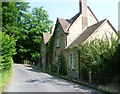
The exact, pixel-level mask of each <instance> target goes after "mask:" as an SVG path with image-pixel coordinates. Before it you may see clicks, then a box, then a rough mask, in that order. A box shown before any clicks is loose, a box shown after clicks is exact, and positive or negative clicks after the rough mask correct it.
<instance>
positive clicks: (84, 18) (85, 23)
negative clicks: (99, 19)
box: [79, 0, 88, 30]
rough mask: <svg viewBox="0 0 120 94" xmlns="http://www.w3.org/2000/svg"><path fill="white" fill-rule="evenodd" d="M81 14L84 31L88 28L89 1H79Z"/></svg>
mask: <svg viewBox="0 0 120 94" xmlns="http://www.w3.org/2000/svg"><path fill="white" fill-rule="evenodd" d="M79 12H80V13H81V14H82V30H84V29H85V28H86V27H87V26H88V17H87V0H79Z"/></svg>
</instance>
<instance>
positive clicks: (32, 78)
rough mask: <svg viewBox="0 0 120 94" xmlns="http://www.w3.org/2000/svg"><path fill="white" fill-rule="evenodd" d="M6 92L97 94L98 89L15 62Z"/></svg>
mask: <svg viewBox="0 0 120 94" xmlns="http://www.w3.org/2000/svg"><path fill="white" fill-rule="evenodd" d="M5 92H86V93H88V92H89V93H91V94H93V93H95V94H96V92H97V91H96V90H93V89H91V88H88V87H85V86H82V85H78V84H75V83H72V82H68V81H66V80H63V79H60V78H57V77H54V76H51V75H49V74H47V73H43V72H40V71H37V70H35V69H33V68H31V67H26V66H24V65H22V64H14V66H13V76H12V77H11V80H10V82H9V85H8V87H7V88H6V89H5Z"/></svg>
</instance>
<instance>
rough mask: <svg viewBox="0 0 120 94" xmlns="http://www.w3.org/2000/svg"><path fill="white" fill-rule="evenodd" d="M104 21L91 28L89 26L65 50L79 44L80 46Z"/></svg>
mask: <svg viewBox="0 0 120 94" xmlns="http://www.w3.org/2000/svg"><path fill="white" fill-rule="evenodd" d="M104 21H106V19H105V20H103V21H101V22H98V23H96V24H94V25H92V26H89V27H88V28H87V29H85V31H84V32H83V33H82V34H81V35H80V36H78V37H77V39H75V40H74V41H73V42H72V43H71V44H70V45H69V46H68V47H67V48H72V47H75V46H77V45H79V44H82V43H83V42H84V41H85V40H86V39H87V38H88V37H90V36H91V35H92V34H93V33H94V32H95V31H96V30H97V28H99V27H100V26H101V25H102V24H103V23H104Z"/></svg>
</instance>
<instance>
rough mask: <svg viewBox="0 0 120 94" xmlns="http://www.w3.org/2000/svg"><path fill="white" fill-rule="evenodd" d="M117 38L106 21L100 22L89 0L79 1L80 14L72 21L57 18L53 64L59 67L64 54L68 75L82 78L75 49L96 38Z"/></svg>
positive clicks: (114, 31) (112, 28)
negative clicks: (61, 56) (58, 63)
mask: <svg viewBox="0 0 120 94" xmlns="http://www.w3.org/2000/svg"><path fill="white" fill-rule="evenodd" d="M111 36H114V37H116V36H117V32H116V30H115V29H114V27H113V26H112V24H111V23H110V22H109V20H107V19H105V20H102V21H98V19H97V17H96V16H95V15H94V13H93V12H92V10H91V9H90V7H88V6H87V0H80V1H79V13H77V14H76V15H75V16H74V17H72V18H71V19H63V18H57V21H56V25H55V29H54V33H53V37H54V46H53V57H54V58H53V63H54V64H56V65H57V61H58V57H59V55H60V54H63V55H64V57H65V63H66V65H67V75H68V76H69V77H73V78H79V77H80V71H79V63H80V60H79V58H78V57H79V55H80V52H75V51H74V49H73V48H74V47H76V46H78V45H80V44H83V43H86V42H89V41H91V40H94V39H95V38H98V39H101V38H109V37H111Z"/></svg>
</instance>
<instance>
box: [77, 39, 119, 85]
mask: <svg viewBox="0 0 120 94" xmlns="http://www.w3.org/2000/svg"><path fill="white" fill-rule="evenodd" d="M79 49H80V51H81V55H80V58H81V59H80V60H81V73H82V78H83V79H84V80H87V81H88V80H89V72H90V71H91V78H92V82H93V83H97V84H105V83H108V82H109V81H111V79H112V78H113V77H114V76H115V75H117V74H118V71H119V70H118V69H119V68H120V64H119V61H120V58H119V57H120V45H119V43H118V42H117V41H116V40H115V39H113V38H111V40H97V39H96V40H94V41H91V42H90V43H86V44H84V45H82V47H81V48H79Z"/></svg>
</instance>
